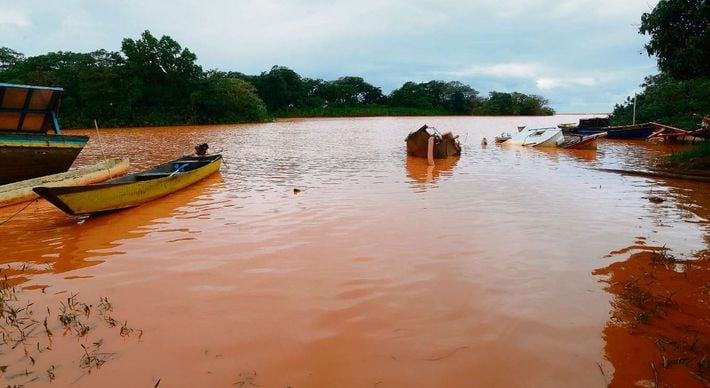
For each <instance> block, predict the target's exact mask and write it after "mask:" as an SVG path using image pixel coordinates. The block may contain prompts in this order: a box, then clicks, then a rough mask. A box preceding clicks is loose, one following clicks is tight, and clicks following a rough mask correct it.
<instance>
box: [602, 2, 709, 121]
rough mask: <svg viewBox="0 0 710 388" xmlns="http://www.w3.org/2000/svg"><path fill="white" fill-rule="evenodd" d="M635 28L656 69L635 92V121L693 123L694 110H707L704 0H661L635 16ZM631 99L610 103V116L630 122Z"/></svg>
mask: <svg viewBox="0 0 710 388" xmlns="http://www.w3.org/2000/svg"><path fill="white" fill-rule="evenodd" d="M639 32H640V33H642V34H647V35H649V36H650V38H651V39H650V41H649V43H648V44H647V45H646V51H647V52H648V54H649V55H655V56H656V58H657V60H658V67H659V68H660V69H661V74H658V75H655V76H649V77H647V78H646V80H645V82H644V83H643V84H642V85H641V86H642V87H643V88H644V90H643V92H642V93H640V94H639V95H638V97H637V101H636V102H637V103H636V121H637V122H647V121H656V122H659V123H663V124H669V125H673V126H677V127H680V128H686V129H693V128H697V127H698V122H699V120H698V117H697V115H705V116H708V115H710V2H709V1H707V0H661V1H659V2H658V4H657V5H656V7H655V8H654V9H653V11H651V12H649V13H644V14H643V15H642V16H641V27H640V28H639ZM632 116H633V99H632V98H630V97H629V98H627V99H626V101H625V102H624V103H623V104H618V105H616V106H615V107H614V112H613V113H612V115H611V122H612V123H613V124H616V125H621V124H630V123H631V122H632V120H633V119H632Z"/></svg>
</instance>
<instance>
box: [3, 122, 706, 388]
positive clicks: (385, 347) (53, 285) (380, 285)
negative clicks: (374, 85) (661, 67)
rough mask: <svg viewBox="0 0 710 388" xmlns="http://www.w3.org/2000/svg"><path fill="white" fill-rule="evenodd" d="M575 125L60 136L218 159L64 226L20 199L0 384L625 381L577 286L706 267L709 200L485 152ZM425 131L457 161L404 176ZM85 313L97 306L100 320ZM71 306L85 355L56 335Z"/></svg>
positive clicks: (43, 207) (134, 160)
mask: <svg viewBox="0 0 710 388" xmlns="http://www.w3.org/2000/svg"><path fill="white" fill-rule="evenodd" d="M579 117H580V116H553V117H535V118H530V117H523V118H521V117H498V118H486V117H475V118H471V117H461V118H452V117H435V118H432V117H410V118H362V119H309V120H289V121H280V122H275V123H268V124H259V125H236V126H235V125H233V126H210V127H170V128H138V129H120V130H119V129H104V130H101V132H100V139H101V142H99V139H98V137H97V136H96V133H95V131H93V130H91V131H89V130H86V131H69V132H70V133H82V134H88V135H90V136H91V140H90V142H89V144H88V145H87V147H86V148H85V149H84V151H82V154H81V155H80V156H79V159H78V160H77V164H78V165H85V164H91V163H94V162H96V161H98V160H100V159H101V158H102V147H100V145H101V144H103V154H105V156H106V157H115V156H125V155H127V156H129V157H130V158H131V164H132V169H133V170H140V169H143V168H147V167H149V166H151V165H153V164H156V163H159V162H164V161H167V160H170V159H173V158H175V157H178V156H180V155H182V154H184V153H189V152H190V151H191V150H192V149H193V147H194V145H196V144H198V143H201V142H208V143H209V144H210V149H211V150H215V151H221V152H222V154H223V155H224V161H225V163H224V165H223V167H222V170H221V172H220V173H219V174H215V175H213V176H210V177H209V178H207V179H205V180H204V181H202V182H200V183H198V184H196V185H194V186H192V187H189V188H187V189H185V190H182V191H180V192H177V193H175V194H173V195H171V196H169V197H165V198H163V199H160V200H157V201H154V202H151V203H148V204H145V205H142V206H140V207H137V208H133V209H129V210H125V211H120V212H116V213H112V214H106V215H103V216H99V217H90V218H76V217H70V216H67V215H65V214H64V213H62V212H61V211H59V210H57V209H55V208H54V207H52V206H51V205H49V204H47V203H46V202H44V201H38V202H35V203H32V204H30V205H29V206H28V207H27V208H26V209H24V210H22V211H21V212H20V213H19V214H18V215H17V216H15V217H14V218H12V219H11V220H10V221H9V222H7V223H5V224H3V225H2V226H0V241H1V242H2V244H0V263H2V264H1V265H2V268H3V272H4V274H5V275H7V276H8V281H9V282H11V283H13V284H18V287H17V293H16V295H15V298H16V301H15V303H16V304H18V303H19V304H18V306H20V305H23V306H24V305H26V304H27V302H30V303H32V305H31V306H30V307H29V309H28V310H31V311H32V314H33V315H32V316H33V317H34V318H33V319H35V320H36V321H38V322H40V324H38V325H35V326H34V329H32V330H33V332H31V333H29V334H27V337H28V338H29V340H28V341H26V342H25V343H24V344H22V345H19V346H17V347H15V348H14V349H8V348H7V347H6V348H5V349H4V350H3V351H4V354H3V355H0V365H7V366H8V368H7V370H6V371H5V372H4V373H3V375H2V376H3V379H4V380H3V384H27V385H34V386H66V385H70V384H72V385H73V386H77V387H99V386H100V387H126V386H132V387H154V386H156V385H158V386H160V387H199V386H202V387H207V386H210V387H217V386H225V387H226V386H243V387H249V386H259V387H287V386H290V387H464V386H465V387H471V386H520V387H530V386H545V387H554V386H559V387H570V386H578V387H581V386H588V387H598V386H604V385H605V384H609V383H610V382H611V381H612V379H613V376H614V374H615V372H616V368H619V367H621V366H619V365H614V360H616V359H618V357H617V356H618V354H617V355H616V356H614V355H612V354H610V352H617V353H618V352H619V351H621V352H622V353H623V352H624V351H625V350H624V347H623V346H622V347H621V350H619V346H610V344H608V343H607V342H606V340H609V341H611V340H612V339H611V337H610V336H609V335H606V334H605V330H608V329H607V327H608V325H609V323H610V320H611V319H612V314H613V307H612V304H613V303H612V302H613V300H614V294H613V293H611V292H609V290H607V288H608V284H607V283H604V282H603V281H604V280H605V279H606V278H605V276H604V275H603V274H599V273H596V274H595V273H593V272H594V271H595V270H598V269H600V268H606V267H608V266H610V265H611V264H613V263H617V262H624V261H625V260H627V259H629V256H630V254H632V253H634V252H638V251H643V250H644V249H646V247H663V246H665V247H666V248H668V249H669V250H670V252H671V253H672V254H673V255H675V256H676V257H679V258H692V257H694V254H695V252H698V251H702V250H705V249H707V248H708V243H709V242H710V241H709V240H708V226H709V225H708V218H709V217H710V199H709V198H708V193H710V185H708V184H699V183H688V182H683V181H678V180H662V179H652V178H642V177H632V176H622V175H618V174H612V173H606V172H601V171H597V170H594V168H597V167H607V168H634V169H645V168H647V167H648V166H649V165H650V164H651V163H653V162H654V161H655V160H656V159H657V158H658V157H660V156H661V155H664V154H667V153H669V152H671V151H672V150H673V149H671V148H668V147H666V146H663V145H654V144H651V143H647V142H644V141H632V142H623V141H613V140H603V141H602V142H601V143H600V145H599V148H598V150H596V151H577V152H569V151H564V150H538V149H531V148H518V147H503V146H499V145H495V144H493V138H494V137H495V136H496V135H498V134H499V133H500V132H501V131H504V130H506V131H510V130H513V129H514V128H515V127H516V126H517V125H528V126H531V127H542V126H552V125H557V124H560V123H569V122H576V121H577V119H578V118H579ZM423 124H429V125H433V126H435V127H437V128H439V129H440V130H442V131H446V130H452V131H454V133H455V134H458V135H459V136H460V139H461V140H462V142H463V144H464V149H463V153H462V155H461V157H460V158H458V159H450V160H447V161H439V162H437V165H436V166H434V167H430V166H427V164H426V162H425V161H422V160H417V159H412V158H408V157H407V156H406V154H405V145H404V138H405V136H406V135H407V133H408V132H409V131H411V130H414V129H416V128H419V127H420V126H421V125H423ZM482 137H487V138H488V142H489V144H488V146H487V147H482V146H481V145H480V142H481V138H482ZM295 188H296V189H299V190H300V192H298V193H295V192H294V189H295ZM650 197H658V198H661V199H663V202H660V203H657V202H658V201H653V202H652V201H650V200H649V198H650ZM23 206H24V205H17V206H13V207H8V208H4V209H0V217H2V220H5V219H7V218H8V217H10V216H12V215H13V214H14V213H16V212H17V211H19V210H21V209H22V208H23ZM611 252H615V253H613V254H611V255H610V253H611ZM610 268H612V267H610ZM610 270H611V269H610ZM605 273H606V274H607V275H608V272H605ZM606 280H608V279H606ZM104 297H105V298H108V299H109V300H110V303H111V306H112V309H111V310H110V311H109V312H104V313H99V309H100V306H99V300H100V298H104ZM80 303H85V304H86V306H87V307H89V310H90V311H89V312H88V313H87V314H86V316H83V315H82V316H81V317H79V318H82V317H83V318H82V319H84V321H83V322H84V325H86V326H87V327H89V328H90V330H89V332H88V333H84V334H85V335H84V336H83V337H78V336H77V335H75V334H74V332H73V331H71V330H74V329H70V330H69V331H67V330H65V329H63V328H62V325H61V323H60V321H59V318H58V317H59V314H61V311H62V310H61V309H62V308H64V309H65V310H64V311H65V312H66V309H67V307H68V305H69V304H74V305H78V304H80ZM62 304H63V305H64V306H63V307H62ZM89 305H90V306H89ZM79 309H80V310H83V309H84V308H83V307H81V308H79ZM28 310H25V311H28ZM102 314H103V315H102ZM108 316H110V317H111V318H112V319H115V320H116V321H117V322H120V323H121V324H119V325H118V326H115V327H111V325H110V324H108V323H107V319H106V318H107V317H108ZM44 318H47V322H48V328H49V329H50V331H51V332H52V336H51V337H48V336H47V335H46V333H45V329H44V328H43V327H42V326H43V325H42V324H41V323H42V322H43V320H44ZM705 319H707V317H705ZM121 325H123V326H124V328H125V330H124V331H123V332H121V331H120V329H119V328H120V326H121ZM131 329H132V330H133V331H131ZM28 331H30V329H28ZM82 345H83V347H82ZM47 348H49V349H47ZM627 350H628V352H629V354H630V356H629V357H632V356H633V354H634V352H635V351H637V350H635V349H632V348H629V349H627ZM615 354H616V353H615ZM87 355H88V356H90V357H87ZM29 357H32V359H31V360H30V358H29ZM98 359H100V360H103V361H105V362H103V363H102V364H101V365H100V368H98V369H96V368H95V367H94V366H96V365H94V364H91V362H92V361H96V360H98ZM646 372H647V373H651V372H650V371H649V370H647V371H646ZM50 376H51V379H53V381H52V382H51V383H50ZM638 380H652V375H646V376H638ZM631 381H633V379H632V380H631Z"/></svg>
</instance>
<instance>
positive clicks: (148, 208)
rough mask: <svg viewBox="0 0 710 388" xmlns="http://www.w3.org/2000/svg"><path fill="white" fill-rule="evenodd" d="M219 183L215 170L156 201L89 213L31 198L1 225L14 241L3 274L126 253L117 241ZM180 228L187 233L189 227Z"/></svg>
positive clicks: (141, 232) (161, 224) (69, 267)
mask: <svg viewBox="0 0 710 388" xmlns="http://www.w3.org/2000/svg"><path fill="white" fill-rule="evenodd" d="M221 183H222V179H221V177H220V176H219V174H216V175H213V176H210V177H208V178H206V179H205V180H203V181H201V182H199V183H197V184H195V185H193V186H191V187H189V188H188V189H185V190H182V191H180V192H177V193H175V194H173V195H171V196H169V197H167V198H164V199H161V200H160V202H159V203H158V202H151V203H148V204H146V205H145V206H140V207H137V208H132V209H128V210H125V211H121V212H113V213H106V214H103V215H100V216H95V217H68V216H62V213H61V211H59V210H57V209H56V208H55V207H53V206H51V205H49V204H48V203H47V202H45V201H42V202H37V203H34V204H32V205H31V207H29V208H28V209H27V210H25V211H24V213H20V214H19V215H18V217H16V218H15V219H13V220H12V222H10V223H8V224H7V225H6V226H4V227H3V233H4V236H5V237H6V238H7V239H8V241H10V240H14V242H13V244H11V245H12V248H13V249H12V251H10V250H7V251H5V252H6V254H4V255H3V256H2V257H0V264H5V265H7V270H6V271H5V274H6V275H8V277H10V278H11V279H12V277H14V276H22V278H23V279H24V276H26V275H36V274H42V273H64V272H69V271H73V270H77V269H80V268H84V267H87V266H92V265H97V264H100V263H102V262H103V261H104V260H105V258H106V257H107V256H113V255H122V254H126V252H125V251H122V250H121V249H120V247H121V245H122V242H123V241H125V240H127V239H133V238H140V237H143V236H145V235H146V234H147V233H149V232H151V231H155V230H160V229H165V227H166V225H169V224H170V222H169V219H170V218H175V217H180V216H184V215H187V214H188V211H186V210H182V209H183V208H184V207H185V206H186V205H188V204H197V203H200V202H201V201H205V195H209V194H208V193H209V192H210V191H214V187H217V186H219V185H220V184H221ZM22 206H24V205H22ZM19 207H20V205H17V206H15V208H19ZM185 233H186V234H188V235H189V233H190V230H189V228H186V229H185ZM18 268H23V269H24V270H23V271H19V270H18Z"/></svg>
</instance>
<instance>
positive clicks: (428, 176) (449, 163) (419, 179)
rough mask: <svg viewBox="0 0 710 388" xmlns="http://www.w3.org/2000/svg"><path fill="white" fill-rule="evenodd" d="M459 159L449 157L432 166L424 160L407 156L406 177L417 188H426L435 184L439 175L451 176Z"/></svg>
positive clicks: (437, 161)
mask: <svg viewBox="0 0 710 388" xmlns="http://www.w3.org/2000/svg"><path fill="white" fill-rule="evenodd" d="M459 159H460V157H458V156H455V157H450V158H447V159H437V160H436V161H435V163H434V165H431V166H430V165H429V162H428V161H427V160H426V159H424V158H416V157H413V156H407V162H406V166H407V176H408V177H410V178H412V179H413V180H414V182H416V183H415V184H417V185H418V186H419V187H421V188H423V187H426V185H427V184H432V183H435V182H436V181H437V180H439V175H443V176H451V175H452V171H453V169H454V167H455V166H456V163H458V161H459Z"/></svg>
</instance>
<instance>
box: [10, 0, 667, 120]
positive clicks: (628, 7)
mask: <svg viewBox="0 0 710 388" xmlns="http://www.w3.org/2000/svg"><path fill="white" fill-rule="evenodd" d="M656 3H657V1H655V0H624V1H619V0H565V1H552V0H485V1H484V0H451V1H446V0H371V1H366V0H365V1H362V0H361V1H352V0H171V1H168V0H116V1H108V0H61V1H51V0H49V1H48V0H20V1H17V0H0V46H7V47H10V48H12V49H14V50H17V51H19V52H22V53H24V54H25V55H27V56H32V55H38V54H44V53H47V52H50V51H75V52H89V51H93V50H97V49H101V48H103V49H107V50H111V51H119V50H120V48H121V41H122V39H123V38H133V39H138V38H140V34H141V33H142V32H143V31H144V30H146V29H147V30H150V31H151V33H152V34H153V35H155V36H157V37H160V36H162V35H169V36H170V37H172V38H173V39H175V40H176V41H177V42H178V43H180V44H181V45H182V46H183V47H187V48H189V49H190V50H191V51H192V52H194V53H195V54H196V55H197V57H198V64H200V65H201V66H202V67H203V68H204V69H205V70H208V69H219V70H224V71H239V72H242V73H246V74H259V73H261V72H263V71H268V70H269V69H270V68H271V67H272V66H273V65H281V66H286V67H289V68H291V69H293V70H295V71H296V72H298V73H299V74H300V75H302V76H304V77H309V78H321V79H325V80H333V79H337V78H339V77H342V76H360V77H363V78H364V79H365V80H366V81H367V82H369V83H371V84H373V85H375V86H378V87H381V88H382V90H383V91H384V92H385V93H389V92H390V91H392V90H393V89H396V88H398V87H400V86H401V85H402V84H403V83H404V82H406V81H416V82H426V81H430V80H433V79H435V80H443V81H451V80H458V81H461V82H464V83H466V84H468V85H471V86H472V87H473V88H475V89H476V90H478V91H479V92H481V94H482V95H487V94H488V92H490V91H501V92H513V91H518V92H523V93H527V94H538V95H542V96H543V97H545V98H547V99H549V100H550V105H551V106H552V107H553V108H555V109H556V110H557V111H558V112H610V111H611V110H612V109H613V107H614V104H615V103H620V102H623V101H624V99H625V98H626V96H629V95H633V93H634V92H636V91H639V84H641V83H642V82H643V79H644V77H645V76H647V75H650V74H655V73H656V72H657V69H656V62H655V59H654V58H649V57H648V56H647V55H646V53H645V51H644V49H643V45H644V44H645V43H646V41H647V37H645V36H642V35H639V34H638V25H639V22H640V19H641V14H642V13H643V12H648V11H650V10H652V9H653V7H654V6H655V4H656Z"/></svg>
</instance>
